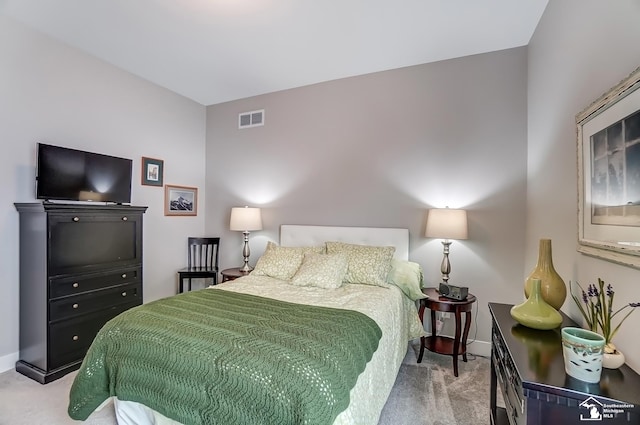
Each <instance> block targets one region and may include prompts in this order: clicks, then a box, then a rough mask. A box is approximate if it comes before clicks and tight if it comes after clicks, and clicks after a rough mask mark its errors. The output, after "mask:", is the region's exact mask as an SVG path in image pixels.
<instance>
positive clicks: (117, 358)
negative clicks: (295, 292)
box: [68, 289, 382, 425]
mask: <svg viewBox="0 0 640 425" xmlns="http://www.w3.org/2000/svg"><path fill="white" fill-rule="evenodd" d="M381 335H382V332H381V330H380V328H379V327H378V325H377V324H376V323H375V322H374V321H373V320H372V319H370V318H369V317H367V316H366V315H364V314H362V313H358V312H355V311H351V310H341V309H331V308H325V307H315V306H307V305H301V304H292V303H287V302H283V301H277V300H272V299H268V298H262V297H257V296H253V295H247V294H239V293H234V292H231V291H225V290H220V289H207V290H200V291H194V292H188V293H185V294H180V295H176V296H174V297H170V298H165V299H162V300H158V301H154V302H151V303H148V304H145V305H142V306H138V307H136V308H133V309H131V310H128V311H126V312H124V313H122V314H120V315H119V316H117V317H115V318H114V319H112V320H111V321H109V322H108V323H107V324H106V325H105V326H104V327H103V328H102V330H101V331H100V332H99V333H98V335H97V336H96V338H95V340H94V342H93V344H92V345H91V348H90V349H89V351H88V353H87V355H86V357H85V359H84V361H83V363H82V366H81V368H80V370H79V372H78V375H77V376H76V378H75V381H74V383H73V386H72V387H71V394H70V402H69V409H68V411H69V415H70V416H71V417H72V418H73V419H80V420H84V419H86V418H87V417H88V416H89V415H90V414H91V412H93V411H94V410H95V409H96V408H97V407H98V406H99V405H100V404H101V403H102V402H103V401H104V400H106V399H107V398H108V397H110V396H117V397H118V398H119V399H121V400H129V401H136V402H139V403H142V404H144V405H146V406H148V407H151V408H152V409H154V410H156V411H158V412H160V413H162V414H163V415H165V416H167V417H169V418H171V419H174V420H176V421H178V422H181V423H183V424H186V425H190V424H207V425H211V424H224V425H232V424H251V425H254V424H277V425H283V424H331V423H332V422H333V421H334V420H335V418H336V416H337V415H338V414H339V413H340V412H341V411H343V410H344V409H345V408H346V407H347V406H348V404H349V392H350V390H351V388H352V387H353V386H354V385H355V382H356V380H357V378H358V376H359V375H360V373H361V372H362V371H363V370H364V369H365V366H366V364H367V362H368V361H369V360H370V359H371V357H372V356H373V353H374V352H375V350H376V349H377V347H378V342H379V340H380V337H381Z"/></svg>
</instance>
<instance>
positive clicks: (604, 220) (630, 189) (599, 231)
mask: <svg viewBox="0 0 640 425" xmlns="http://www.w3.org/2000/svg"><path fill="white" fill-rule="evenodd" d="M639 88H640V68H638V69H636V70H635V71H634V72H632V73H631V74H630V75H629V76H628V77H627V78H625V79H624V80H623V81H621V82H620V83H618V85H616V86H615V87H613V88H611V89H610V90H609V91H608V92H607V93H605V94H603V95H602V96H601V97H600V98H598V99H597V100H596V101H595V102H593V103H592V104H591V105H590V106H589V107H587V108H586V109H585V110H583V111H582V112H580V113H579V114H578V115H576V125H577V149H576V150H577V164H578V248H577V249H578V251H579V252H581V253H583V254H586V255H590V256H593V257H597V258H601V259H604V260H607V261H612V262H615V263H619V264H623V265H626V266H630V267H635V268H640V90H639Z"/></svg>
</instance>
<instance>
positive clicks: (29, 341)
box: [15, 202, 147, 384]
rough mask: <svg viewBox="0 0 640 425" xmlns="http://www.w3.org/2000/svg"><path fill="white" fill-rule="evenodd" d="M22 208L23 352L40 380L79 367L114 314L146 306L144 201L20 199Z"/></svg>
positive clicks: (21, 368) (23, 369) (29, 372)
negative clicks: (96, 202) (126, 203)
mask: <svg viewBox="0 0 640 425" xmlns="http://www.w3.org/2000/svg"><path fill="white" fill-rule="evenodd" d="M15 207H16V209H17V210H18V212H19V214H20V353H19V360H18V362H17V363H16V370H17V371H18V372H20V373H22V374H24V375H26V376H28V377H30V378H32V379H34V380H36V381H38V382H40V383H42V384H46V383H47V382H50V381H53V380H55V379H58V378H60V377H62V376H63V375H65V374H67V373H68V372H71V371H73V370H75V369H77V368H79V367H80V364H81V362H82V359H83V357H84V355H85V354H86V351H87V349H88V348H89V346H90V345H91V342H92V341H93V338H94V337H95V335H96V333H97V332H98V331H99V330H100V328H101V327H102V325H104V324H105V323H106V322H107V321H108V320H109V319H111V318H113V317H115V316H116V315H118V314H119V313H121V312H123V311H125V310H127V309H129V308H131V307H134V306H136V305H140V304H142V216H143V214H144V212H145V211H146V209H147V207H134V206H123V205H87V204H58V203H48V202H44V203H16V204H15Z"/></svg>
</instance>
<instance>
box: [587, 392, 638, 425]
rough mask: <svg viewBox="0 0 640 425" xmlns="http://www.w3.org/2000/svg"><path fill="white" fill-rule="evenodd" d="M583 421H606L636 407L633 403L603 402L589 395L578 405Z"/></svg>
mask: <svg viewBox="0 0 640 425" xmlns="http://www.w3.org/2000/svg"><path fill="white" fill-rule="evenodd" d="M578 407H579V408H580V420H581V421H604V420H607V419H614V418H615V417H616V416H618V414H620V415H625V414H626V409H634V408H635V406H634V405H633V404H626V403H620V404H603V403H600V402H599V401H598V400H596V399H595V398H593V397H589V398H588V399H586V400H585V401H583V402H582V403H580V404H579V405H578Z"/></svg>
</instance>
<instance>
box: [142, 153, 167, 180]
mask: <svg viewBox="0 0 640 425" xmlns="http://www.w3.org/2000/svg"><path fill="white" fill-rule="evenodd" d="M163 174H164V161H163V160H161V159H155V158H146V157H144V156H143V157H142V184H143V185H145V186H160V187H162V185H163V183H162V176H163Z"/></svg>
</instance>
